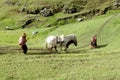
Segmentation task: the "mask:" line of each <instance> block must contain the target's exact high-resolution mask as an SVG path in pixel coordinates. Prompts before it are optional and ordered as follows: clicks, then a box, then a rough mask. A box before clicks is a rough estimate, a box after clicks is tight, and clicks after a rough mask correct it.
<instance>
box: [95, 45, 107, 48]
mask: <svg viewBox="0 0 120 80" xmlns="http://www.w3.org/2000/svg"><path fill="white" fill-rule="evenodd" d="M107 45H108V44H103V45H98V46H97V47H96V48H102V47H106V46H107Z"/></svg>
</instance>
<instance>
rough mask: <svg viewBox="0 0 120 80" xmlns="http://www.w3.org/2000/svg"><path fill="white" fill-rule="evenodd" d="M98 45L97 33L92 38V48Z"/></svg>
mask: <svg viewBox="0 0 120 80" xmlns="http://www.w3.org/2000/svg"><path fill="white" fill-rule="evenodd" d="M96 47H97V35H95V36H93V37H92V38H91V49H92V48H96Z"/></svg>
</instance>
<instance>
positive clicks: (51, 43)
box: [45, 35, 63, 52]
mask: <svg viewBox="0 0 120 80" xmlns="http://www.w3.org/2000/svg"><path fill="white" fill-rule="evenodd" d="M45 41H46V48H47V49H49V50H50V51H52V49H53V48H55V50H56V52H58V50H57V47H58V46H60V44H61V43H62V42H63V39H61V38H60V37H59V36H54V35H52V36H49V37H47V38H46V40H45Z"/></svg>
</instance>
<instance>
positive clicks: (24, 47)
mask: <svg viewBox="0 0 120 80" xmlns="http://www.w3.org/2000/svg"><path fill="white" fill-rule="evenodd" d="M26 42H27V39H26V33H23V34H22V36H21V37H20V38H19V45H20V46H21V49H22V50H23V53H24V54H27V50H28V48H27V45H26Z"/></svg>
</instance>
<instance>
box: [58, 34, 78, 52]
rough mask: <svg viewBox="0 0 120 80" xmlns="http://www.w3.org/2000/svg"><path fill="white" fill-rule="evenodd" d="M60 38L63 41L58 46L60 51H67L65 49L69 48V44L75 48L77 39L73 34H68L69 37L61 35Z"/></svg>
mask: <svg viewBox="0 0 120 80" xmlns="http://www.w3.org/2000/svg"><path fill="white" fill-rule="evenodd" d="M60 38H61V39H62V40H63V41H62V42H61V44H60V46H61V50H62V48H64V50H65V51H67V49H68V48H69V46H70V45H71V44H74V45H75V46H77V39H76V36H75V34H70V35H66V36H64V35H61V36H60Z"/></svg>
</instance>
